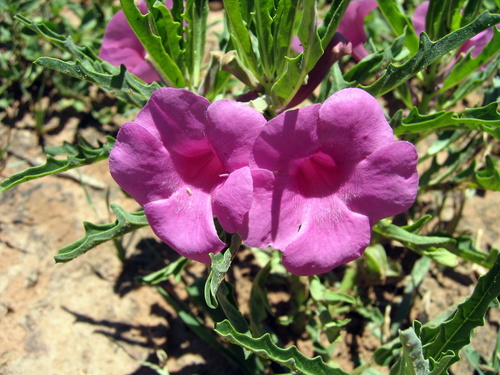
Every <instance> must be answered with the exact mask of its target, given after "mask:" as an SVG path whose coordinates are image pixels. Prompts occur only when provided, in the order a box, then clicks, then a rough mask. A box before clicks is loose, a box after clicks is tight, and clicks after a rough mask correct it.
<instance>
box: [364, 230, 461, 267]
mask: <svg viewBox="0 0 500 375" xmlns="http://www.w3.org/2000/svg"><path fill="white" fill-rule="evenodd" d="M373 230H374V231H375V232H377V233H379V234H382V235H383V236H385V237H389V238H392V239H395V240H398V241H399V242H401V243H402V244H403V245H405V246H406V247H407V248H409V249H411V250H413V251H416V252H417V253H419V254H420V255H425V256H428V257H429V258H431V259H433V260H435V261H436V262H439V263H441V264H444V265H446V266H449V267H453V266H455V265H456V264H457V256H456V255H455V254H452V253H451V252H450V251H449V250H448V249H447V248H445V246H448V247H452V246H453V242H454V241H453V239H452V238H448V237H438V236H421V235H418V234H414V233H410V232H407V231H406V230H404V229H403V228H401V227H398V226H396V225H393V224H389V223H387V222H386V221H383V220H382V221H379V222H378V223H377V225H376V226H374V227H373Z"/></svg>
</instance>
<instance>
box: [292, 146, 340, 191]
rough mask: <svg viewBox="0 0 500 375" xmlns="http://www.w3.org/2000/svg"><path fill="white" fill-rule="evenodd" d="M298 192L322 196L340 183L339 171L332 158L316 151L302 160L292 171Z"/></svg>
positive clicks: (335, 188)
mask: <svg viewBox="0 0 500 375" xmlns="http://www.w3.org/2000/svg"><path fill="white" fill-rule="evenodd" d="M292 175H293V177H294V179H295V182H296V184H297V186H298V189H299V193H300V194H302V195H303V196H305V197H324V196H327V195H330V194H332V193H333V192H335V191H336V190H337V188H338V187H339V185H340V180H341V179H342V178H341V173H340V170H339V168H338V167H337V165H336V164H335V162H334V161H333V160H332V158H331V157H330V156H328V155H326V154H323V153H316V154H314V155H312V156H310V157H308V158H306V159H304V160H302V161H301V162H300V163H299V164H298V166H297V169H296V170H295V172H293V173H292Z"/></svg>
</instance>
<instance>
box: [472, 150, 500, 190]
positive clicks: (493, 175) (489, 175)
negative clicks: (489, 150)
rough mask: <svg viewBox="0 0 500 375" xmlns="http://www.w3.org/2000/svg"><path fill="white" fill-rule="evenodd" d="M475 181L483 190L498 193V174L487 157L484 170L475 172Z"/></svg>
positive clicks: (499, 185)
mask: <svg viewBox="0 0 500 375" xmlns="http://www.w3.org/2000/svg"><path fill="white" fill-rule="evenodd" d="M476 181H477V183H478V184H479V185H481V186H482V187H483V188H485V189H488V190H493V191H500V172H499V171H498V169H497V168H495V163H493V159H492V158H491V157H490V156H489V155H487V156H486V168H485V169H484V170H481V171H478V172H476Z"/></svg>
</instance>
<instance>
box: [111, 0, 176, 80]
mask: <svg viewBox="0 0 500 375" xmlns="http://www.w3.org/2000/svg"><path fill="white" fill-rule="evenodd" d="M120 3H121V5H122V10H123V13H124V14H125V17H127V21H128V23H129V24H130V27H132V30H134V33H135V35H136V36H137V38H138V39H139V40H140V41H141V44H142V45H143V46H144V48H145V49H146V51H147V52H148V54H149V56H150V58H151V62H152V64H153V66H154V67H155V69H156V71H157V72H158V74H159V75H160V76H161V77H162V78H163V79H164V80H165V81H166V82H168V84H169V85H170V86H172V87H178V88H183V87H185V86H186V81H185V80H184V75H183V73H182V71H181V70H180V68H179V66H177V64H176V63H175V61H174V60H173V59H172V57H171V56H170V55H169V54H168V53H167V52H166V51H165V48H164V46H163V43H162V39H161V37H160V36H158V35H155V34H154V33H153V31H152V30H151V27H150V24H149V20H148V18H149V16H148V15H142V14H141V11H140V10H139V9H138V8H137V6H136V5H135V3H134V0H120Z"/></svg>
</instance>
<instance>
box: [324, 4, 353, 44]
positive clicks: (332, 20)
mask: <svg viewBox="0 0 500 375" xmlns="http://www.w3.org/2000/svg"><path fill="white" fill-rule="evenodd" d="M349 3H350V0H333V1H332V4H331V5H330V9H329V10H328V13H327V14H326V15H325V19H324V20H323V22H322V23H321V25H320V26H319V28H318V35H319V37H320V38H321V46H322V47H323V49H325V48H326V46H327V45H328V44H329V43H330V41H331V40H332V38H333V36H334V34H335V31H336V30H337V28H338V26H339V24H340V21H342V17H343V16H344V13H345V11H346V10H347V7H348V6H349Z"/></svg>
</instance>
